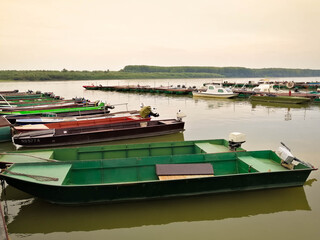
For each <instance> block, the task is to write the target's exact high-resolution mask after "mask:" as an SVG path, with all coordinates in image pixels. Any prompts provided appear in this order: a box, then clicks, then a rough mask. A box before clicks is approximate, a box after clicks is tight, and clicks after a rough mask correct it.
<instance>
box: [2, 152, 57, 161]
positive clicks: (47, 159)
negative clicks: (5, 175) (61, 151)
mask: <svg viewBox="0 0 320 240" xmlns="http://www.w3.org/2000/svg"><path fill="white" fill-rule="evenodd" d="M0 155H20V156H25V157H33V158H38V159H41V160H44V161H47V162H59V161H58V160H54V159H49V158H43V157H38V156H34V155H30V154H25V153H6V152H4V153H0Z"/></svg>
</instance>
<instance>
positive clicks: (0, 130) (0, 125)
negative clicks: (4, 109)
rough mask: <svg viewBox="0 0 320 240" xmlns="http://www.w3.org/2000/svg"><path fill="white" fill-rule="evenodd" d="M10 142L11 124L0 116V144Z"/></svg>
mask: <svg viewBox="0 0 320 240" xmlns="http://www.w3.org/2000/svg"><path fill="white" fill-rule="evenodd" d="M10 140H11V124H10V122H9V121H8V120H7V119H5V118H4V117H2V116H0V142H6V141H10Z"/></svg>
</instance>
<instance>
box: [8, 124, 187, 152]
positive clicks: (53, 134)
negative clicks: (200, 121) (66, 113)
mask: <svg viewBox="0 0 320 240" xmlns="http://www.w3.org/2000/svg"><path fill="white" fill-rule="evenodd" d="M183 130H184V122H183V121H179V120H176V119H165V120H153V121H145V122H121V123H112V124H106V125H99V126H89V127H77V128H64V129H49V130H43V131H31V132H26V133H19V134H16V135H14V136H13V137H12V140H13V143H14V144H15V145H16V146H17V147H21V146H22V147H53V146H66V145H74V144H84V143H94V142H103V141H115V140H123V139H132V138H141V137H152V136H159V135H165V134H172V133H177V132H181V131H183Z"/></svg>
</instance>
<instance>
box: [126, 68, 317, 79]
mask: <svg viewBox="0 0 320 240" xmlns="http://www.w3.org/2000/svg"><path fill="white" fill-rule="evenodd" d="M121 71H124V72H132V73H133V72H144V73H150V72H154V73H160V72H161V73H164V72H170V73H177V72H178V73H214V74H219V75H222V76H223V77H226V78H231V77H240V78H241V77H246V78H254V77H318V76H320V70H312V69H290V68H260V69H253V68H245V67H159V66H147V65H129V66H126V67H124V69H123V70H121Z"/></svg>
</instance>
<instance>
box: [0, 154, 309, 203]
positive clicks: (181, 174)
mask: <svg viewBox="0 0 320 240" xmlns="http://www.w3.org/2000/svg"><path fill="white" fill-rule="evenodd" d="M199 166H201V167H199ZM159 169H160V170H159ZM312 170H315V168H313V167H309V166H307V165H304V164H301V163H298V164H297V165H295V166H294V168H293V169H292V170H289V169H287V168H285V167H283V166H282V165H281V159H280V158H279V157H278V156H277V155H276V154H275V153H274V152H273V151H252V152H231V153H230V152H229V153H216V154H195V155H175V156H157V157H139V158H126V159H113V160H91V161H72V162H56V163H52V162H51V163H49V162H48V163H20V164H19V163H17V164H13V165H12V166H11V167H10V168H9V169H7V170H5V171H4V172H3V173H2V174H1V175H0V177H1V178H2V179H4V180H6V182H7V183H8V184H9V185H11V186H13V187H15V188H17V189H20V190H22V191H24V192H26V193H29V194H31V195H33V196H35V197H39V198H41V199H44V200H46V201H49V202H52V203H57V204H92V203H104V202H117V201H128V200H145V199H154V198H169V197H181V196H192V195H204V194H213V193H223V192H234V191H247V190H257V189H269V188H280V187H292V186H302V185H303V184H304V182H305V181H306V180H307V178H308V176H309V174H310V172H311V171H312ZM164 176H167V177H168V176H169V177H173V176H174V177H177V178H161V177H164ZM161 179H165V180H161Z"/></svg>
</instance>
